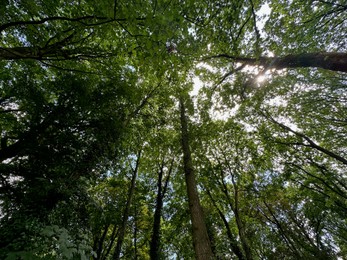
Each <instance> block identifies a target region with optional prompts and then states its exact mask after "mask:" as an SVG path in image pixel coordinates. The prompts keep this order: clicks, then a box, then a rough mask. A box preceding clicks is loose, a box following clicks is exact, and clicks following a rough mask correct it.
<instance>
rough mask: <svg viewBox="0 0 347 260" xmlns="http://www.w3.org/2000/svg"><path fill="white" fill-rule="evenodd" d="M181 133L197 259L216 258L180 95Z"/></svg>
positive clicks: (207, 259) (208, 259)
mask: <svg viewBox="0 0 347 260" xmlns="http://www.w3.org/2000/svg"><path fill="white" fill-rule="evenodd" d="M180 112H181V134H182V140H181V141H182V143H181V144H182V150H183V164H184V173H185V181H186V187H187V193H188V203H189V210H190V215H191V221H192V231H193V244H194V251H195V256H196V259H197V260H210V259H214V256H213V252H212V248H211V243H210V240H209V237H208V233H207V228H206V223H205V219H204V213H203V210H202V207H201V205H200V199H199V194H198V191H197V185H196V180H195V170H194V168H193V163H192V157H191V152H190V148H189V137H188V126H187V118H186V112H185V106H184V100H183V97H180Z"/></svg>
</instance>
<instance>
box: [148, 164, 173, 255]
mask: <svg viewBox="0 0 347 260" xmlns="http://www.w3.org/2000/svg"><path fill="white" fill-rule="evenodd" d="M173 162H174V160H172V161H171V165H170V169H169V172H168V175H167V177H166V180H165V183H164V186H163V185H162V181H163V175H164V166H165V164H164V162H162V163H161V165H160V169H159V172H158V183H157V186H158V192H157V201H156V206H155V212H154V220H153V231H152V232H153V233H152V239H151V244H150V251H149V255H150V257H151V259H152V260H154V259H160V251H159V250H160V249H159V248H160V219H161V212H162V208H163V202H164V196H165V193H166V190H167V185H168V183H169V179H170V175H171V172H172V167H173Z"/></svg>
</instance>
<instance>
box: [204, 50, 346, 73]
mask: <svg viewBox="0 0 347 260" xmlns="http://www.w3.org/2000/svg"><path fill="white" fill-rule="evenodd" d="M210 58H227V59H231V60H233V61H234V62H240V63H243V64H247V65H260V66H263V67H265V68H266V69H272V68H273V69H286V68H321V69H326V70H332V71H342V72H347V53H342V52H312V53H301V54H290V55H286V56H283V57H260V58H248V57H238V56H232V55H228V54H219V55H215V56H212V57H209V58H208V59H210Z"/></svg>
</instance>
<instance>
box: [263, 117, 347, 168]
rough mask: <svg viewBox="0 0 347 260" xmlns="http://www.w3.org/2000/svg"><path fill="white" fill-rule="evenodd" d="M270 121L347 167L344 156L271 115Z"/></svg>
mask: <svg viewBox="0 0 347 260" xmlns="http://www.w3.org/2000/svg"><path fill="white" fill-rule="evenodd" d="M266 117H267V118H268V119H270V120H271V121H272V122H273V123H275V124H277V125H278V126H280V127H281V128H283V129H285V130H287V131H288V132H291V133H293V134H295V135H296V136H298V137H301V138H303V139H304V140H305V141H307V142H308V143H309V146H310V147H311V148H314V149H316V150H318V151H320V152H322V153H324V154H326V155H328V156H330V157H332V158H334V159H335V160H337V161H340V162H342V163H343V164H345V165H347V160H346V159H345V158H343V157H342V156H340V155H338V154H336V153H334V152H332V151H330V150H327V149H325V148H324V147H322V146H320V145H318V144H316V143H315V142H314V141H313V140H311V139H310V138H309V137H308V136H306V135H305V134H303V133H300V132H297V131H294V130H293V129H291V128H290V127H289V126H286V125H284V124H282V123H280V122H277V121H276V120H275V119H274V118H273V117H271V116H270V115H267V116H266Z"/></svg>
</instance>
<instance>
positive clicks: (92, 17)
mask: <svg viewBox="0 0 347 260" xmlns="http://www.w3.org/2000/svg"><path fill="white" fill-rule="evenodd" d="M88 20H104V21H103V22H98V23H86V22H85V21H88ZM127 20H128V19H127V18H119V19H111V18H108V17H104V16H95V15H87V16H82V17H77V18H70V17H65V16H52V17H46V18H42V19H39V20H33V21H16V22H10V23H6V24H3V25H1V26H0V33H1V32H2V31H4V30H6V29H7V28H9V27H13V26H23V25H30V24H34V25H36V24H44V23H45V22H49V21H69V22H78V23H81V24H83V25H84V26H97V25H102V24H105V23H110V22H114V21H118V22H121V21H123V22H124V21H127ZM135 20H137V21H143V20H146V18H145V17H138V18H135Z"/></svg>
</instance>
